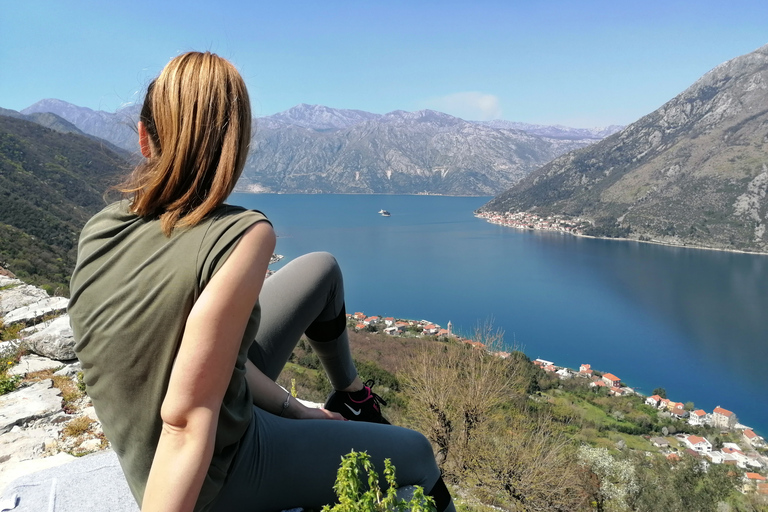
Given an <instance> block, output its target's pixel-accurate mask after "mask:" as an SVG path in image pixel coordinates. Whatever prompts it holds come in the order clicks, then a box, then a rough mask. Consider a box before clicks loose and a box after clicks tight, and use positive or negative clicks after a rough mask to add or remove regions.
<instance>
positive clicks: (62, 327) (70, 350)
mask: <svg viewBox="0 0 768 512" xmlns="http://www.w3.org/2000/svg"><path fill="white" fill-rule="evenodd" d="M24 341H25V343H26V344H27V346H28V347H29V349H30V350H31V351H32V352H34V353H35V354H39V355H41V356H44V357H49V358H51V359H56V360H57V361H70V360H72V359H75V357H76V356H75V338H74V335H73V334H72V328H71V327H70V325H69V315H62V316H60V317H58V318H56V319H55V320H53V321H52V322H51V323H49V324H48V326H47V327H46V328H44V329H43V330H41V331H39V332H36V333H35V334H32V335H31V336H28V337H27V338H24Z"/></svg>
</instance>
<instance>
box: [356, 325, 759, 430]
mask: <svg viewBox="0 0 768 512" xmlns="http://www.w3.org/2000/svg"><path fill="white" fill-rule="evenodd" d="M396 324H409V325H410V326H413V327H421V328H422V329H423V330H422V331H419V332H415V331H410V335H407V336H404V334H405V333H406V332H408V330H407V329H404V330H403V331H401V332H400V333H397V334H392V333H389V332H386V331H385V330H378V329H377V331H376V332H379V333H382V334H385V335H387V336H392V337H405V338H418V339H424V338H435V340H436V341H438V342H439V341H440V338H448V339H451V340H453V341H455V342H458V343H464V344H468V345H472V346H473V347H475V348H476V349H481V350H485V351H486V352H487V353H489V354H491V355H495V356H497V357H502V358H506V357H509V356H510V355H511V353H512V352H514V351H518V352H522V353H523V354H524V355H525V356H526V357H527V358H528V359H529V360H530V362H531V364H533V365H535V366H537V367H539V368H541V369H542V370H544V371H546V372H548V373H550V372H551V373H555V374H558V375H559V377H560V379H561V380H564V379H568V378H575V377H579V378H591V377H592V372H593V371H596V372H598V373H600V374H601V375H611V376H613V374H612V373H610V372H606V371H602V370H593V369H592V368H591V365H590V364H582V368H586V371H581V370H582V368H580V369H579V370H577V369H575V368H570V367H568V366H561V365H557V364H555V363H554V362H552V361H547V360H544V359H541V358H536V359H534V358H533V357H532V356H530V355H529V354H527V353H526V352H525V350H523V349H521V348H512V347H506V348H505V350H493V348H492V347H488V346H486V345H485V344H484V343H482V342H480V341H478V340H474V339H472V338H468V337H465V336H462V335H459V334H456V333H455V332H453V330H452V328H451V322H450V321H449V322H448V329H443V328H442V327H441V326H440V324H437V323H434V322H432V321H430V320H424V319H422V320H413V319H410V318H397V317H383V316H370V317H369V316H367V315H365V314H364V313H362V312H357V313H347V328H349V329H353V330H355V331H362V330H364V329H366V328H367V327H368V326H369V325H373V326H379V327H383V326H384V325H387V326H391V325H396ZM562 370H566V373H568V374H569V375H568V376H564V375H563V374H560V373H559V371H562ZM617 379H618V378H617ZM618 380H619V381H620V382H621V389H622V390H626V391H621V392H614V391H611V395H613V396H619V397H621V396H626V395H636V396H639V397H641V398H644V399H647V398H649V397H650V396H651V395H650V394H645V393H643V392H641V391H638V389H639V388H638V387H635V386H630V385H629V384H627V383H625V382H624V381H621V379H618ZM656 387H657V388H664V386H656ZM608 389H609V390H611V388H608ZM654 389H655V388H654ZM670 402H671V400H670ZM675 403H679V404H684V403H685V402H675ZM716 408H720V405H717V406H716ZM665 410H666V409H665ZM734 414H735V415H736V416H737V417H738V413H736V412H735V411H734ZM680 421H683V422H684V423H685V424H689V422H688V421H687V420H680ZM758 428H760V427H759V426H758ZM746 429H749V430H752V431H754V432H756V433H757V432H758V431H757V430H755V428H753V427H749V426H747V425H744V424H742V423H741V421H739V423H738V426H734V427H733V429H732V430H733V431H737V430H740V431H742V432H743V431H744V430H746ZM760 430H761V431H762V429H761V428H760ZM761 437H764V436H761Z"/></svg>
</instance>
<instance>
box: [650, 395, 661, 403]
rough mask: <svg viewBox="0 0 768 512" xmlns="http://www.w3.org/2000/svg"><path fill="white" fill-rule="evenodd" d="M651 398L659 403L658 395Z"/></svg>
mask: <svg viewBox="0 0 768 512" xmlns="http://www.w3.org/2000/svg"><path fill="white" fill-rule="evenodd" d="M651 398H653V399H654V400H656V401H657V402H661V397H660V396H659V395H653V396H652V397H651Z"/></svg>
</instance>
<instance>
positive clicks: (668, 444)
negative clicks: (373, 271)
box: [347, 312, 768, 495]
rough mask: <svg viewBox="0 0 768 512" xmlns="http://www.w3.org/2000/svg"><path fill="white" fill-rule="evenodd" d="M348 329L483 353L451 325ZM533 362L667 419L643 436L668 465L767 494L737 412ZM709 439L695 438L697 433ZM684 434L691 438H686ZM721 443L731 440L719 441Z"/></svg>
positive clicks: (608, 376)
mask: <svg viewBox="0 0 768 512" xmlns="http://www.w3.org/2000/svg"><path fill="white" fill-rule="evenodd" d="M347 325H348V326H349V327H350V328H352V329H355V330H356V331H366V330H367V331H371V332H383V333H385V334H387V335H389V336H403V337H432V338H433V339H437V340H441V339H443V340H444V339H451V340H453V341H457V342H461V343H467V344H470V345H472V346H474V347H475V348H477V349H480V350H487V349H488V347H486V346H485V345H484V344H483V343H482V342H480V341H478V340H471V339H468V338H463V337H461V336H458V335H456V334H455V333H454V332H453V325H452V323H451V322H450V321H449V322H448V324H447V326H446V327H447V328H442V327H441V326H440V325H439V324H437V323H434V322H431V321H429V320H409V319H401V318H394V317H382V316H368V315H366V314H365V313H362V312H356V313H354V314H352V313H348V314H347ZM493 353H494V354H495V355H497V356H499V357H509V355H510V354H509V352H493ZM532 363H533V364H534V365H535V366H536V367H538V368H541V370H543V371H544V372H547V373H549V374H552V375H556V376H557V378H558V379H560V380H568V379H584V381H585V383H587V386H588V387H590V388H596V391H597V390H599V389H604V390H605V392H606V393H607V394H608V395H609V396H615V397H622V396H631V395H637V396H639V397H641V398H644V402H643V403H644V405H646V406H648V407H652V408H653V409H654V410H656V411H657V412H658V414H659V416H660V417H663V418H669V419H670V420H672V421H673V423H674V425H676V433H674V434H672V433H670V432H669V431H668V430H667V427H664V429H662V434H663V435H662V436H643V437H644V438H645V439H646V441H647V442H648V443H649V445H650V446H653V447H654V448H655V449H658V450H659V451H660V452H661V453H662V454H663V455H665V456H666V457H667V458H668V459H670V460H676V459H679V458H680V456H681V455H683V454H687V455H689V456H692V457H695V458H696V459H699V460H700V461H701V463H702V465H703V466H705V467H706V466H708V465H709V464H725V465H731V466H735V467H738V468H740V469H741V470H743V471H744V476H743V484H742V492H745V493H746V492H757V493H758V494H763V495H768V477H767V476H766V475H767V474H768V452H766V448H768V445H767V444H766V441H765V439H764V438H763V437H762V436H760V435H758V434H757V433H756V432H755V431H754V430H753V429H752V428H750V427H749V426H747V425H744V424H742V423H740V422H739V419H738V416H737V415H736V413H735V412H733V411H730V410H728V409H725V408H724V407H721V406H719V405H718V406H717V407H715V408H714V409H713V410H712V411H711V412H707V411H705V410H703V409H695V408H694V407H693V403H692V402H688V403H685V402H677V401H674V400H671V399H668V398H666V397H665V396H664V397H662V396H660V395H659V394H653V395H651V396H645V395H643V394H641V393H639V392H638V391H636V390H635V389H633V388H631V387H629V386H627V385H626V384H625V383H624V382H622V381H621V379H620V378H619V377H617V376H616V375H614V374H612V373H608V372H599V371H596V370H594V369H592V367H591V365H590V364H582V365H581V366H580V367H579V369H578V370H575V369H571V368H567V367H564V366H557V365H555V363H554V362H552V361H547V360H544V359H535V360H533V361H532ZM702 428H705V429H708V431H709V432H712V433H713V435H712V436H710V435H709V434H707V435H698V434H700V433H701V429H702ZM686 430H691V431H695V433H686ZM722 438H725V439H729V440H731V441H722Z"/></svg>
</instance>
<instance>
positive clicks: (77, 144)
mask: <svg viewBox="0 0 768 512" xmlns="http://www.w3.org/2000/svg"><path fill="white" fill-rule="evenodd" d="M125 166H126V164H125V161H124V160H122V159H121V158H120V157H119V156H118V155H117V154H115V153H113V152H112V151H110V150H109V149H107V148H105V147H104V146H103V145H102V144H99V143H98V142H96V141H94V140H91V139H90V138H86V137H83V136H81V135H77V134H74V133H60V132H57V131H54V130H51V129H48V128H44V127H42V126H39V125H37V124H35V123H31V122H29V121H25V120H21V119H14V118H11V117H6V116H0V265H1V266H2V267H3V268H6V269H7V270H10V271H11V272H13V273H14V274H16V275H17V276H18V277H19V278H21V279H23V280H25V281H27V282H29V283H32V284H37V285H45V287H46V289H48V290H49V292H57V293H60V294H66V293H67V290H68V283H69V275H70V274H71V271H72V268H73V266H74V262H75V255H76V254H75V253H76V249H77V236H78V235H79V233H80V230H81V229H82V227H83V225H84V224H85V222H86V221H87V220H88V218H89V217H90V216H91V215H93V214H94V213H96V212H97V211H98V210H100V209H101V208H102V207H103V206H104V204H105V202H104V199H103V194H104V192H105V191H106V190H107V189H108V188H109V186H110V185H112V184H114V183H115V182H116V179H117V175H118V174H119V173H120V172H122V171H123V170H124V169H125Z"/></svg>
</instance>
